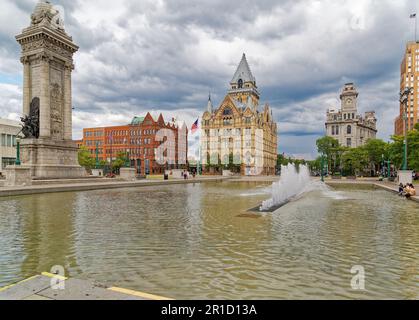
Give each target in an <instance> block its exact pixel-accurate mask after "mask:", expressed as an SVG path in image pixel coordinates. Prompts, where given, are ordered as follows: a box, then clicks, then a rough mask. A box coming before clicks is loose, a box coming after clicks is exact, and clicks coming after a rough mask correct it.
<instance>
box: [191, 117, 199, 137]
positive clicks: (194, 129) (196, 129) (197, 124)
mask: <svg viewBox="0 0 419 320" xmlns="http://www.w3.org/2000/svg"><path fill="white" fill-rule="evenodd" d="M198 127H199V119H196V121H195V122H194V124H193V125H192V128H191V133H192V134H194V133H195V132H197V131H198Z"/></svg>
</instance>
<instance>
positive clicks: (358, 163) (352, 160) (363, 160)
mask: <svg viewBox="0 0 419 320" xmlns="http://www.w3.org/2000/svg"><path fill="white" fill-rule="evenodd" d="M368 163H369V158H368V152H367V151H366V150H365V148H363V147H358V148H352V149H349V150H347V151H346V152H345V153H344V154H343V155H342V165H343V170H344V171H345V173H346V174H349V175H357V174H361V173H362V172H363V171H364V170H365V168H366V167H367V166H368Z"/></svg>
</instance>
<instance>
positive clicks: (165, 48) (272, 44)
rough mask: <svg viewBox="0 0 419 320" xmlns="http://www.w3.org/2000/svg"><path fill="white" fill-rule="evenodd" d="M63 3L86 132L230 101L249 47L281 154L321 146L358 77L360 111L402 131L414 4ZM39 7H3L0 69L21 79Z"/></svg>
mask: <svg viewBox="0 0 419 320" xmlns="http://www.w3.org/2000/svg"><path fill="white" fill-rule="evenodd" d="M53 2H54V3H55V4H57V5H60V6H62V7H63V8H64V11H65V12H64V13H65V24H66V30H67V32H68V33H69V34H71V35H72V36H73V39H74V41H75V42H76V43H77V44H78V45H79V46H80V51H79V52H78V53H77V54H76V56H75V64H76V70H75V72H74V78H73V82H74V90H73V91H74V105H75V107H76V111H75V114H74V116H75V119H74V124H75V133H76V136H77V137H78V136H79V133H80V130H81V128H82V127H83V126H89V125H90V124H89V121H91V122H92V124H93V125H101V124H107V125H108V124H112V123H110V121H115V124H116V123H117V122H118V121H119V122H121V121H128V120H129V119H130V117H131V116H133V115H135V114H143V113H144V112H146V111H148V110H155V111H160V110H161V111H165V112H166V113H167V114H174V115H179V116H185V115H187V118H188V121H192V120H193V117H196V116H198V115H199V114H200V113H202V111H203V110H204V108H205V106H206V101H207V97H208V92H209V91H211V92H212V97H213V100H214V103H215V104H218V103H220V102H221V100H222V99H223V97H224V95H225V92H226V89H227V87H228V83H229V81H230V80H231V77H232V75H233V73H234V71H235V68H236V66H237V64H238V62H239V60H240V57H241V54H242V52H246V53H247V57H248V61H249V63H250V66H251V69H252V71H253V73H254V75H255V76H256V78H257V81H258V85H259V89H260V91H261V93H262V97H261V101H263V102H269V103H270V105H271V107H273V109H274V117H275V118H276V120H277V121H278V122H279V129H280V150H281V151H286V152H290V153H299V154H312V155H313V154H314V144H313V143H312V142H313V139H314V138H313V137H316V136H320V135H322V133H323V128H324V120H325V111H326V109H327V108H329V107H336V106H338V105H339V101H338V98H339V91H340V89H341V87H342V85H343V84H344V83H345V82H352V81H353V82H355V83H356V84H357V87H358V89H359V91H360V111H367V110H369V109H375V110H376V111H377V115H378V118H379V122H378V126H379V134H380V137H382V138H388V136H389V135H390V134H391V133H392V128H393V124H392V122H393V120H394V117H395V116H396V114H397V110H398V107H397V91H398V90H399V88H398V86H399V79H398V77H399V64H400V60H401V56H402V54H403V49H404V45H405V42H406V41H407V40H410V39H411V38H412V34H413V32H412V25H411V22H412V21H409V19H408V17H409V14H410V13H412V12H414V11H415V9H416V8H415V2H414V1H413V0H405V1H391V0H385V1H381V0H380V1H376V0H352V1H349V0H338V1H332V0H323V1H274V0H272V1H250V0H242V1H223V0H212V1H209V0H208V1H207V0H205V1H189V0H170V1H168V0H167V1H166V0H149V1H147V0H143V1H134V0H121V1H111V0H101V1H82V0H77V1H65V0H56V1H53ZM35 4H36V1H35V0H18V1H11V0H2V2H1V3H0V18H2V20H1V21H2V24H1V25H0V43H1V47H0V58H1V59H0V75H1V74H7V75H8V77H10V76H15V77H16V78H18V77H20V76H21V66H20V63H19V60H18V55H19V47H18V45H17V44H16V42H15V40H14V35H16V34H17V33H19V32H20V30H21V29H22V28H23V27H26V26H27V25H28V24H29V21H30V20H29V17H30V14H31V12H32V10H33V8H34V6H35ZM1 12H3V14H2V13H1ZM5 78H6V77H5ZM0 88H1V90H2V92H0V106H1V108H2V110H3V111H2V112H3V113H2V114H0V115H1V116H8V115H9V114H15V113H16V109H17V106H18V105H19V103H18V100H19V96H18V92H19V90H18V88H17V87H13V86H10V84H9V85H7V86H5V85H3V86H1V87H0ZM8 106H13V108H10V110H9V111H6V110H7V108H8ZM304 137H309V138H307V139H304ZM314 140H315V139H314ZM294 143H297V145H295V146H294Z"/></svg>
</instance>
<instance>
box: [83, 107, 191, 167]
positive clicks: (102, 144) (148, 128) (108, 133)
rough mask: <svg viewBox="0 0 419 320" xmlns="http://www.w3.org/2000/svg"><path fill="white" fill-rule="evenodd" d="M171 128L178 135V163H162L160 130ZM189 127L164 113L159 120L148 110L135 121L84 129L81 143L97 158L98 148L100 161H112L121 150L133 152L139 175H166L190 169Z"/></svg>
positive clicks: (133, 164)
mask: <svg viewBox="0 0 419 320" xmlns="http://www.w3.org/2000/svg"><path fill="white" fill-rule="evenodd" d="M160 130H162V131H165V130H170V131H171V132H172V135H173V137H174V140H175V141H174V146H172V147H174V148H173V149H172V150H173V151H174V155H173V156H174V163H172V164H169V165H162V164H159V161H157V160H158V159H157V157H156V150H157V148H158V147H159V146H160V145H161V143H162V142H161V141H159V140H158V139H157V133H158V132H159V131H160ZM187 141H188V129H187V128H186V125H185V124H184V123H183V124H181V125H180V124H177V123H175V121H174V119H172V121H169V122H166V121H165V120H164V118H163V115H162V114H160V115H159V117H158V118H157V119H154V118H153V116H152V115H151V114H150V113H149V112H147V114H146V115H145V116H144V117H134V118H133V120H132V122H131V124H126V125H120V126H112V127H100V128H85V129H83V140H82V141H81V142H80V145H83V146H85V147H86V148H87V149H88V150H89V151H90V153H91V155H92V157H96V148H97V149H98V150H97V151H98V158H99V161H105V162H106V163H110V162H111V161H113V160H115V159H116V158H117V156H118V154H119V153H127V152H129V157H130V166H131V167H132V168H135V169H136V170H137V173H138V174H162V173H164V171H165V169H186V167H187V166H186V165H187V163H186V159H187V155H188V144H187Z"/></svg>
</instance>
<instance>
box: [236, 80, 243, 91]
mask: <svg viewBox="0 0 419 320" xmlns="http://www.w3.org/2000/svg"><path fill="white" fill-rule="evenodd" d="M237 84H238V86H239V89H242V88H243V80H242V79H239V81H238V82H237Z"/></svg>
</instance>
